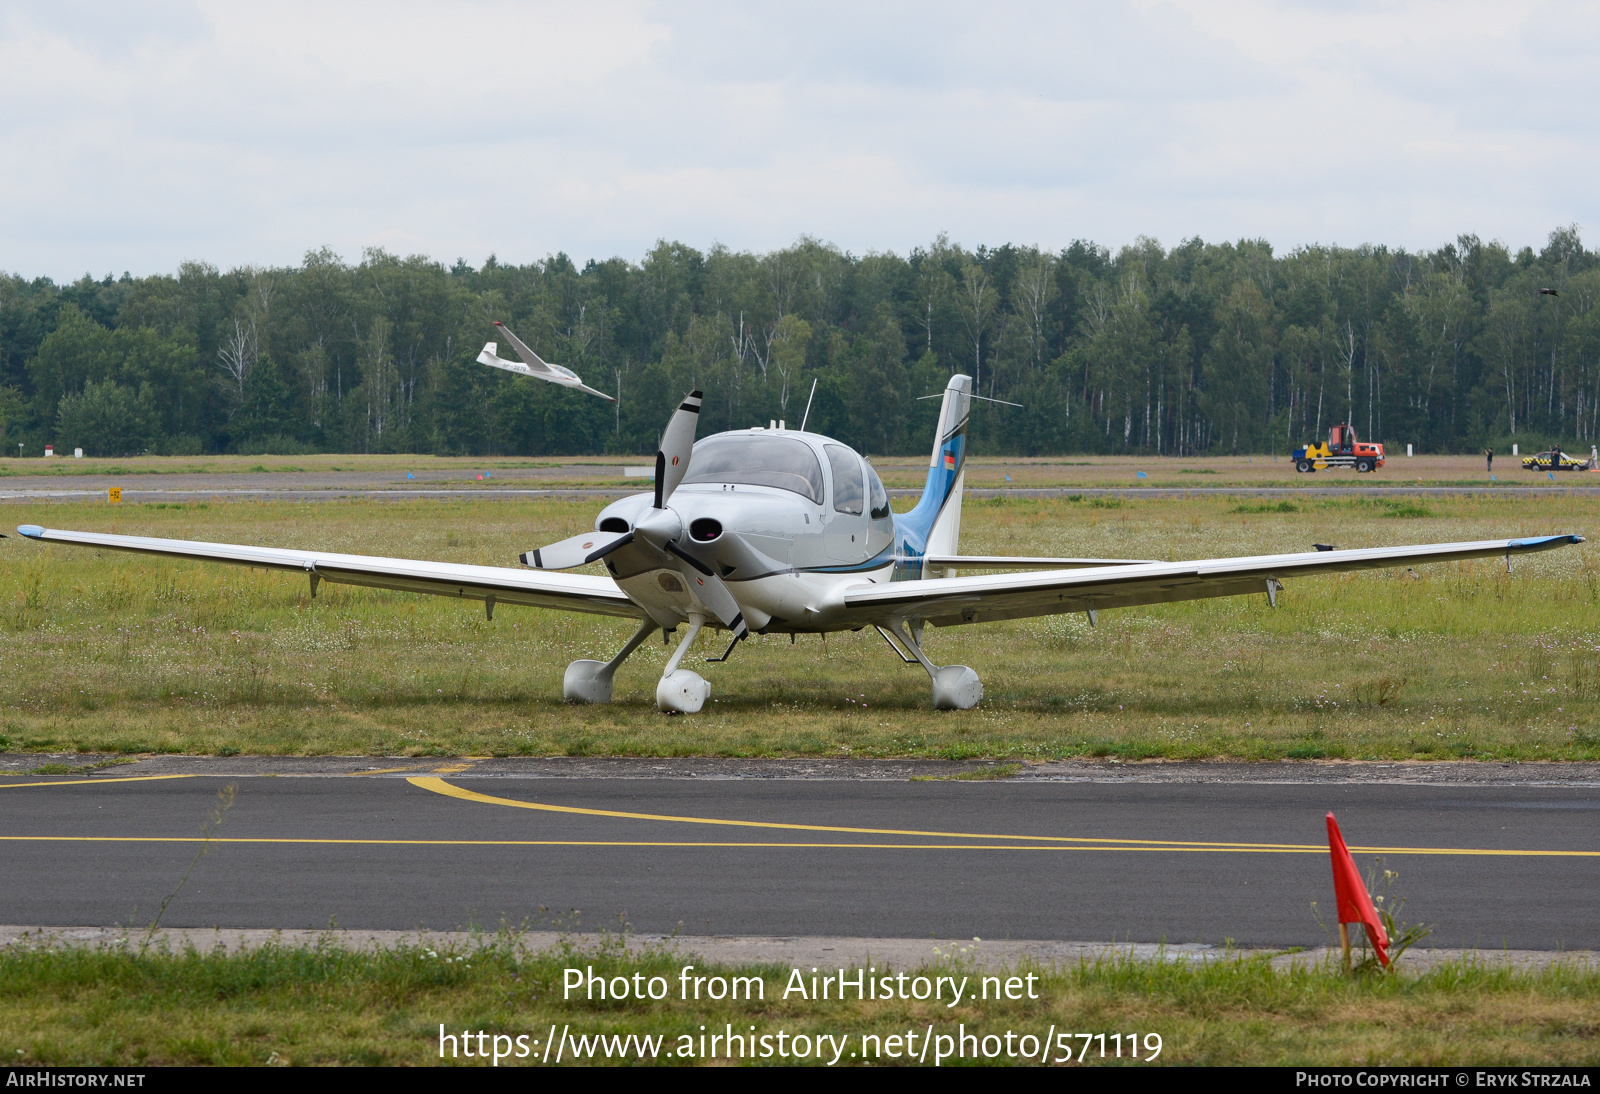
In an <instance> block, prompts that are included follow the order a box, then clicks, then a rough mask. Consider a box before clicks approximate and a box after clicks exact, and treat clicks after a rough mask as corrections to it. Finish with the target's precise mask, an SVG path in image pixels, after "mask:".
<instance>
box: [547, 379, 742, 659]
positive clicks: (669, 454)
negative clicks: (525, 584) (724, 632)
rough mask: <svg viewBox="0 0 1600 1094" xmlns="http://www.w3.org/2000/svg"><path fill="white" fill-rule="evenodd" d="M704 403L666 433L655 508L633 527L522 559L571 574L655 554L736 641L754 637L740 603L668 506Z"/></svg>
mask: <svg viewBox="0 0 1600 1094" xmlns="http://www.w3.org/2000/svg"><path fill="white" fill-rule="evenodd" d="M701 398H702V394H701V393H700V392H698V391H691V392H690V393H689V394H688V395H687V396H685V397H684V400H683V402H682V403H680V404H679V406H678V409H677V410H676V411H675V412H674V413H673V415H672V419H671V420H670V421H669V422H667V428H666V429H665V430H663V431H662V434H661V447H660V448H659V449H658V450H657V451H656V492H655V504H654V506H653V507H652V508H651V509H650V510H649V511H648V512H646V513H645V515H644V516H642V517H641V518H640V519H639V520H638V521H636V522H635V523H634V526H633V527H632V528H630V529H628V530H627V531H617V532H585V533H583V534H582V535H577V536H572V537H570V538H568V539H564V540H561V541H560V542H557V543H552V544H550V545H548V546H546V547H540V548H537V549H535V550H532V551H529V552H527V553H526V554H524V555H523V556H522V563H523V565H524V566H532V567H534V568H535V569H540V570H566V569H571V568H572V567H574V566H583V565H586V564H587V563H590V562H598V561H600V560H601V559H603V558H605V557H606V556H607V555H609V554H610V553H611V552H613V551H616V550H618V549H620V548H622V547H626V546H628V545H629V544H632V545H633V546H634V549H635V550H645V551H648V552H650V553H651V554H654V555H656V556H657V559H656V560H655V561H657V562H658V565H659V566H660V567H661V568H662V569H666V568H671V569H675V570H677V571H678V573H679V574H681V575H682V576H683V580H684V584H685V586H686V587H687V588H688V589H689V590H690V591H691V593H692V594H693V595H694V597H695V598H696V599H697V600H699V601H700V603H701V604H703V605H705V608H706V610H707V611H709V612H710V613H711V614H712V615H714V616H715V617H716V618H717V620H718V621H719V622H720V623H721V624H722V625H723V626H724V627H725V628H727V629H728V630H730V631H732V632H733V634H734V638H735V640H736V641H737V640H739V639H743V638H747V637H749V635H750V627H749V625H748V624H747V623H746V622H745V618H744V611H743V609H741V608H740V606H739V601H738V598H737V597H735V596H734V595H733V591H732V590H731V589H729V588H728V583H727V582H726V581H724V580H722V578H721V576H720V575H718V573H717V571H716V569H715V567H714V566H713V565H712V563H711V561H709V560H707V559H705V558H702V557H700V554H701V551H700V550H697V547H698V545H697V544H696V543H695V541H694V538H693V537H692V536H690V535H688V534H687V531H686V529H685V528H684V526H683V521H682V519H681V518H680V517H679V516H678V514H677V513H676V512H675V511H674V510H673V509H672V508H671V507H670V506H669V505H668V503H669V502H670V501H671V500H672V495H673V493H674V492H675V491H676V490H677V489H678V484H679V483H681V482H683V477H684V475H686V474H687V473H688V471H689V457H690V455H691V454H692V452H693V451H694V438H695V431H696V430H697V428H698V427H699V424H700V402H701Z"/></svg>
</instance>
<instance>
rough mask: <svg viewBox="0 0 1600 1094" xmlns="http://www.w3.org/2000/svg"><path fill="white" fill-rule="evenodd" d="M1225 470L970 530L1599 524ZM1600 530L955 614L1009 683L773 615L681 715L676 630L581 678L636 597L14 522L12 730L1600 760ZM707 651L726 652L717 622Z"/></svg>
mask: <svg viewBox="0 0 1600 1094" xmlns="http://www.w3.org/2000/svg"><path fill="white" fill-rule="evenodd" d="M1355 502H1361V499H1355V500H1354V502H1352V501H1348V500H1343V499H1341V500H1339V501H1335V502H1322V501H1316V500H1311V501H1306V502H1301V503H1297V505H1298V511H1296V512H1285V511H1282V510H1280V509H1269V510H1268V511H1265V512H1254V511H1245V512H1230V510H1231V509H1233V508H1235V504H1236V503H1235V502H1233V501H1231V500H1230V499H1226V498H1206V499H1171V500H1143V499H1141V500H1130V501H1125V502H1120V503H1119V505H1118V506H1116V507H1112V508H1105V507H1103V506H1102V507H1096V506H1095V505H1093V504H1091V503H1090V502H1087V501H1082V500H1079V501H1072V500H1068V499H1060V500H1009V499H1004V500H987V499H969V500H968V501H967V503H966V504H967V507H968V509H969V513H968V519H967V520H966V522H965V529H966V532H965V538H964V541H963V545H962V546H963V548H964V549H965V550H968V551H972V552H974V553H977V552H983V553H1012V554H1041V555H1050V554H1074V555H1082V554H1087V555H1101V556H1111V557H1131V558H1140V557H1160V558H1172V559H1181V558H1207V557H1223V556H1231V555H1239V554H1254V553H1265V552H1277V551H1287V550H1304V549H1306V548H1307V547H1308V546H1309V545H1310V544H1311V543H1313V542H1325V543H1326V542H1332V543H1336V544H1338V545H1340V546H1349V547H1357V546H1368V545H1377V544H1393V543H1411V542H1430V541H1441V540H1457V539H1479V538H1490V537H1498V536H1507V535H1527V534H1543V533H1547V532H1557V531H1560V532H1578V533H1588V532H1591V531H1593V530H1594V524H1595V523H1596V522H1595V520H1594V518H1595V516H1596V515H1597V514H1600V502H1597V501H1596V500H1592V499H1565V498H1502V497H1489V498H1430V499H1429V500H1428V502H1427V509H1428V511H1429V512H1430V513H1433V514H1435V515H1432V516H1410V517H1408V519H1405V520H1403V521H1397V520H1395V519H1393V518H1392V517H1390V516H1389V515H1387V514H1388V513H1390V512H1391V511H1392V508H1393V507H1392V506H1386V505H1376V504H1374V505H1368V504H1364V503H1361V504H1357V503H1355ZM10 512H12V513H13V514H15V516H16V518H17V519H18V520H19V521H21V520H27V521H31V522H36V523H42V524H46V525H49V526H54V527H65V528H85V529H93V530H102V531H120V532H127V533H135V534H146V535H156V536H169V537H176V538H194V539H212V540H219V541H226V542H244V543H264V544H276V545H284V546H295V547H309V548H326V549H330V550H341V551H351V552H356V553H374V554H388V555H399V556H402V557H412V558H436V559H448V560H454V561H462V562H474V563H486V564H499V565H505V564H510V563H511V562H512V560H513V559H514V558H515V556H516V554H517V553H518V552H520V551H522V550H526V549H527V548H529V547H530V546H534V545H537V544H539V543H542V542H548V541H551V540H554V539H557V538H560V537H563V536H566V535H570V534H573V533H575V532H578V531H580V530H582V529H584V528H586V527H589V526H591V525H592V521H593V517H594V512H595V506H594V505H592V504H587V503H573V502H565V501H547V500H540V501H521V502H518V501H492V502H484V501H471V500H462V501H448V502H435V501H427V502H373V501H360V500H354V501H342V502H322V503H314V504H307V503H300V504H297V503H289V502H281V503H280V502H271V503H248V502H246V503H234V504H213V505H211V506H209V507H208V508H197V507H189V508H185V507H177V506H169V507H154V506H143V505H128V504H125V505H122V506H120V507H115V508H113V507H110V506H107V505H105V504H73V505H55V506H35V505H30V506H28V507H26V508H23V507H14V508H12V509H11V510H10ZM1596 620H1600V554H1597V552H1596V549H1595V544H1594V543H1593V542H1591V543H1587V544H1584V545H1583V546H1581V547H1579V548H1568V549H1564V550H1561V551H1556V552H1551V553H1547V554H1543V555H1538V556H1533V557H1529V558H1526V559H1518V560H1516V561H1515V563H1514V568H1513V571H1512V572H1511V573H1510V574H1507V573H1506V572H1505V567H1504V565H1503V563H1501V562H1499V561H1497V560H1486V561H1482V562H1473V563H1453V564H1444V565H1436V566H1421V567H1417V568H1416V570H1415V572H1414V573H1409V572H1407V571H1404V570H1401V571H1374V572H1366V573H1359V574H1349V575H1342V576H1336V577H1327V578H1315V579H1306V580H1302V581H1297V582H1291V583H1290V585H1289V588H1288V589H1287V590H1286V591H1285V593H1284V594H1283V595H1281V596H1280V597H1279V607H1278V608H1277V609H1276V610H1272V609H1270V608H1269V607H1268V606H1267V604H1266V597H1265V596H1264V595H1263V596H1260V597H1253V596H1252V597H1236V598H1229V599H1222V600H1209V601H1197V602H1192V603H1187V604H1176V605H1168V606H1162V607H1154V608H1145V609H1130V610H1126V611H1117V612H1105V613H1102V614H1101V616H1100V621H1099V622H1100V625H1099V627H1098V628H1094V629H1091V628H1090V627H1089V626H1088V624H1087V622H1086V620H1085V619H1084V618H1083V617H1081V616H1058V617H1048V618H1042V619H1037V620H1023V621H1017V622H1013V623H1002V624H993V625H985V626H978V627H960V628H950V629H945V630H933V629H930V631H929V632H928V644H929V648H930V652H931V655H932V656H933V657H934V658H935V660H937V661H939V662H941V663H964V664H969V665H972V666H974V667H975V668H976V669H977V670H978V671H979V673H980V674H981V676H982V677H983V680H984V684H985V691H986V699H985V701H984V703H983V704H982V705H981V706H980V707H979V708H978V709H976V710H973V711H969V712H935V711H933V710H931V709H930V703H929V699H928V690H929V689H928V683H927V679H926V676H925V674H923V673H922V672H921V671H920V670H919V669H915V668H910V667H907V666H904V665H902V664H901V663H900V662H899V661H898V660H897V659H896V658H895V657H894V656H893V654H892V653H890V651H889V650H888V649H887V648H886V647H884V646H883V644H882V642H881V640H880V639H879V637H878V636H877V635H876V634H875V633H874V632H873V631H871V630H870V629H869V630H866V631H863V632H860V633H856V634H836V635H831V636H829V638H828V639H827V641H826V642H825V643H824V642H823V641H821V640H820V639H818V638H817V637H815V636H806V637H802V638H800V640H799V642H798V644H797V645H796V646H793V647H791V645H790V643H789V640H788V638H787V637H779V636H772V637H768V638H764V639H762V638H758V639H756V640H754V641H752V642H749V643H746V644H744V645H742V646H740V648H739V649H738V650H736V651H735V654H734V658H733V660H732V661H731V662H729V663H728V664H726V665H716V666H706V667H705V669H704V672H705V675H706V676H707V677H708V679H710V680H711V682H712V689H713V690H712V697H713V702H712V703H711V704H708V707H707V710H706V712H705V713H703V714H702V715H700V716H697V717H694V718H672V719H668V718H664V717H662V716H660V715H658V714H656V713H655V711H654V704H653V695H654V687H655V681H656V678H657V675H658V673H659V666H660V663H661V662H662V661H663V660H664V659H665V652H666V651H665V650H663V649H662V647H660V646H659V645H655V644H647V645H646V646H645V647H644V648H643V649H641V650H640V651H639V652H638V653H637V654H635V655H634V658H633V659H632V661H630V662H629V664H627V665H626V666H624V667H623V669H622V670H621V671H620V672H619V674H618V679H617V700H618V701H617V702H616V703H614V704H612V705H610V706H606V707H574V706H569V705H566V704H563V703H561V702H560V691H561V684H560V681H561V675H562V672H563V671H564V669H565V666H566V665H567V663H568V662H570V661H572V660H574V659H577V658H580V657H594V656H604V655H608V654H609V653H610V652H611V651H613V650H614V649H616V648H617V647H618V646H620V645H621V644H622V642H623V641H624V640H625V638H626V635H627V632H628V631H629V630H630V628H629V626H628V625H627V624H626V623H625V622H621V621H612V620H605V619H600V618H595V617H587V616H576V615H563V614H560V613H555V612H546V611H539V610H531V609H518V608H515V607H510V606H506V607H502V609H501V610H500V611H499V612H497V613H496V618H495V620H494V621H493V622H492V623H491V622H488V621H486V620H485V619H484V615H483V611H482V608H481V605H478V604H477V603H476V602H462V601H455V600H447V599H443V598H432V597H421V596H410V595H405V594H399V593H387V592H381V591H373V590H363V589H354V588H349V587H341V586H336V585H329V584H328V583H326V582H325V583H323V585H322V586H321V591H320V593H319V595H318V597H317V598H316V599H315V600H313V599H311V598H310V596H309V588H308V585H307V583H306V580H305V579H304V578H303V577H297V576H293V575H285V574H279V573H269V572H259V571H249V570H241V569H237V568H233V567H223V566H215V565H207V564H196V563H184V562H177V561H171V560H161V559H154V558H142V557H137V556H129V555H121V554H116V553H111V552H96V551H92V550H85V549H81V548H70V547H60V546H45V545H41V544H38V543H34V542H30V541H24V540H19V539H18V538H15V537H13V538H10V539H6V540H0V632H3V633H4V634H5V641H4V642H3V643H0V679H3V680H4V681H5V683H4V684H3V685H0V747H5V746H6V745H9V747H11V748H17V749H79V750H84V751H104V752H153V751H199V752H217V751H223V750H235V749H237V750H242V751H249V752H267V753H358V754H359V753H411V754H417V753H445V752H451V753H458V752H469V753H499V754H550V753H557V754H566V753H571V754H636V755H638V754H648V755H662V754H665V755H674V754H698V753H711V754H739V755H770V754H834V755H844V754H849V755H858V756H859V755H869V756H871V755H932V756H951V757H967V756H1005V757H1011V758H1015V759H1043V758H1052V757H1062V756H1079V755H1108V756H1121V757H1127V758H1136V757H1142V756H1172V757H1209V756H1236V757H1242V758H1274V757H1285V756H1287V757H1293V758H1303V759H1316V758H1335V757H1350V758H1395V757H1407V756H1417V757H1427V758H1461V757H1475V758H1519V759H1543V758H1548V759H1600V623H1597V622H1596ZM707 652H708V653H710V652H715V651H711V650H710V649H709V646H708V648H707Z"/></svg>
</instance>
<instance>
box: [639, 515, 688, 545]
mask: <svg viewBox="0 0 1600 1094" xmlns="http://www.w3.org/2000/svg"><path fill="white" fill-rule="evenodd" d="M682 532H683V521H682V519H680V518H679V516H678V514H677V513H674V512H673V511H672V510H671V509H651V510H649V511H648V512H646V513H645V514H644V516H642V517H640V518H639V520H638V522H637V523H635V524H634V526H633V533H634V535H636V536H639V537H641V538H643V539H644V540H646V541H647V542H649V543H650V544H651V545H653V546H655V547H657V548H659V549H661V550H665V549H666V545H667V544H668V543H671V542H672V541H673V540H675V539H677V538H678V536H679V534H681V533H682Z"/></svg>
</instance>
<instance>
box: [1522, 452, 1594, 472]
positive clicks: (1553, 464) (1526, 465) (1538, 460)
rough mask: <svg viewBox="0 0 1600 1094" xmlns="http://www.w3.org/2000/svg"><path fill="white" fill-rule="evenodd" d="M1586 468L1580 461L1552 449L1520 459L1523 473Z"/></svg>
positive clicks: (1586, 465)
mask: <svg viewBox="0 0 1600 1094" xmlns="http://www.w3.org/2000/svg"><path fill="white" fill-rule="evenodd" d="M1588 466H1589V465H1588V464H1587V463H1584V462H1583V461H1582V460H1575V459H1573V458H1572V457H1571V456H1569V455H1567V454H1566V453H1565V452H1563V451H1561V449H1560V448H1552V449H1551V450H1550V451H1548V452H1540V453H1539V454H1538V455H1536V456H1524V457H1522V469H1523V470H1524V471H1582V470H1584V469H1585V468H1586V467H1588Z"/></svg>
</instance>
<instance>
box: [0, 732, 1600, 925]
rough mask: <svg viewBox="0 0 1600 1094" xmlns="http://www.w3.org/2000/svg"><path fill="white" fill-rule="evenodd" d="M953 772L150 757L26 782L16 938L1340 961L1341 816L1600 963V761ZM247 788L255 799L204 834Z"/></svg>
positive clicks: (1365, 846)
mask: <svg viewBox="0 0 1600 1094" xmlns="http://www.w3.org/2000/svg"><path fill="white" fill-rule="evenodd" d="M6 759H8V760H10V759H12V757H9V756H8V757H6ZM564 764H566V766H563V765H564ZM1129 769H1132V770H1129ZM957 773H960V765H949V764H946V765H938V764H929V765H919V764H917V763H916V762H893V763H890V764H886V765H882V766H877V765H873V764H871V763H870V762H864V763H848V762H839V761H834V762H821V763H809V764H808V762H806V761H773V762H766V761H727V762H724V761H716V760H700V761H649V760H641V761H571V762H570V763H567V762H565V761H559V760H554V761H517V760H483V761H479V760H470V759H469V760H461V761H440V760H405V759H396V760H388V761H384V760H366V759H352V760H327V761H316V760H270V759H254V760H250V759H244V758H240V759H237V760H219V759H210V760H202V759H176V758H166V759H163V758H157V759H155V760H152V761H147V762H145V763H140V764H134V765H127V766H121V767H110V768H105V769H100V770H98V771H92V772H85V773H82V774H77V775H58V776H53V777H51V776H17V775H8V776H6V777H4V778H0V862H3V869H4V872H5V876H6V877H7V878H8V879H10V881H9V883H8V884H7V885H6V886H5V887H4V890H3V891H0V922H6V923H17V924H36V925H43V926H82V925H100V926H109V925H113V924H127V925H129V926H136V925H143V924H147V923H148V922H149V921H150V920H151V919H152V918H153V917H154V914H155V910H156V909H157V908H158V907H160V905H161V904H162V902H163V901H164V900H167V899H168V897H169V896H171V900H170V903H169V905H168V908H167V911H166V913H165V916H164V917H163V920H162V922H163V925H165V926H170V927H213V926H215V927H222V928H271V927H282V928H300V929H316V928H321V927H325V926H327V925H328V924H329V923H330V922H333V923H337V924H338V925H339V926H341V927H346V928H357V929H396V930H414V929H419V928H425V929H430V930H459V929H461V928H463V927H468V926H471V925H473V924H476V925H480V926H483V927H486V928H491V929H492V928H494V927H496V926H498V925H499V924H501V923H511V924H518V925H526V926H528V927H532V928H535V929H551V928H555V929H568V930H598V929H602V928H616V927H619V926H620V925H621V924H622V923H624V922H625V923H627V924H628V925H629V926H630V927H632V928H633V929H635V930H638V931H641V932H653V933H661V934H669V933H671V932H673V931H679V932H681V933H683V934H685V935H689V936H699V935H712V934H720V935H745V936H838V937H857V938H872V937H898V938H917V937H922V938H927V937H930V936H931V937H938V938H968V937H972V936H981V937H983V938H986V939H1003V938H1023V939H1102V940H1117V941H1127V942H1137V943H1149V942H1160V941H1165V942H1167V943H1170V944H1175V945H1181V944H1196V943H1202V944H1217V943H1221V942H1223V941H1224V940H1227V939H1232V940H1234V941H1235V942H1236V943H1238V944H1239V945H1244V946H1291V945H1299V946H1319V945H1324V944H1326V942H1327V939H1328V936H1327V933H1326V932H1325V930H1324V929H1323V928H1322V927H1319V925H1318V922H1317V918H1318V915H1319V914H1320V916H1321V918H1322V919H1323V920H1324V921H1326V920H1328V919H1329V918H1330V910H1331V907H1332V886H1331V882H1330V875H1329V867H1328V855H1327V850H1326V843H1325V841H1324V822H1323V816H1324V814H1325V813H1327V812H1328V811H1329V810H1332V811H1333V812H1334V813H1335V814H1336V815H1337V816H1338V818H1339V821H1340V824H1341V825H1342V826H1343V829H1344V833H1345V836H1346V839H1347V840H1348V841H1349V843H1350V844H1351V846H1352V848H1353V849H1355V850H1356V854H1357V858H1358V861H1359V862H1360V863H1361V864H1362V866H1363V868H1366V867H1369V866H1374V865H1377V864H1378V863H1379V860H1380V859H1381V867H1380V870H1381V869H1388V870H1391V871H1396V872H1397V873H1398V875H1399V876H1398V878H1397V879H1395V880H1394V882H1393V883H1392V885H1390V886H1389V887H1388V892H1389V893H1390V894H1391V895H1390V899H1391V900H1393V899H1395V898H1396V897H1398V896H1400V895H1403V896H1405V897H1406V898H1407V900H1408V903H1407V904H1406V906H1405V909H1404V911H1403V913H1402V915H1401V918H1402V919H1407V920H1423V921H1426V922H1428V923H1430V924H1432V925H1434V926H1435V929H1436V930H1435V934H1434V936H1433V937H1432V938H1431V939H1430V940H1429V941H1430V944H1433V945H1438V946H1448V947H1468V948H1472V947H1476V948H1482V949H1500V948H1502V947H1509V948H1513V949H1538V950H1555V949H1594V948H1600V916H1596V915H1595V913H1594V909H1595V907H1596V906H1597V903H1600V823H1597V822H1600V770H1597V769H1596V765H1540V764H1526V765H1518V766H1516V767H1500V766H1498V765H1470V764H1461V765H1245V764H1239V765H1220V764H1211V765H1208V764H1156V765H1126V767H1125V768H1124V769H1117V768H1114V767H1112V766H1111V765H1090V764H1081V765H1040V766H1038V767H1031V768H1028V769H1026V770H1025V771H1024V773H1023V774H1022V775H1021V776H1019V777H1016V778H1011V779H997V780H987V781H982V780H980V781H968V780H958V779H948V778H941V777H939V776H942V775H950V774H957ZM919 775H921V776H930V775H931V776H933V778H919V777H918V776H919ZM228 787H232V788H233V790H232V804H231V806H229V807H228V808H227V810H226V811H225V812H224V813H223V814H222V819H221V822H220V823H219V824H214V825H213V826H212V828H211V831H210V833H209V836H207V835H205V834H203V832H202V828H203V826H205V825H206V824H207V822H208V820H209V818H211V817H212V816H213V815H214V813H215V812H216V811H217V810H218V809H219V808H220V807H221V805H222V802H221V801H220V800H219V793H221V794H226V793H227V788H228ZM202 849H204V851H205V853H204V854H203V855H202V854H200V852H201V850H202ZM197 856H198V858H197ZM191 865H192V870H190V867H191ZM186 870H190V872H189V874H188V880H187V881H186V882H184V883H183V884H182V885H181V886H180V885H179V881H180V879H181V878H183V877H184V874H185V871H186ZM1378 888H1379V891H1380V892H1382V891H1384V886H1383V884H1382V882H1381V881H1380V882H1379V886H1378ZM174 893H176V895H172V894H174ZM1313 902H1317V906H1318V909H1320V913H1319V911H1318V910H1315V909H1314V908H1313Z"/></svg>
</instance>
